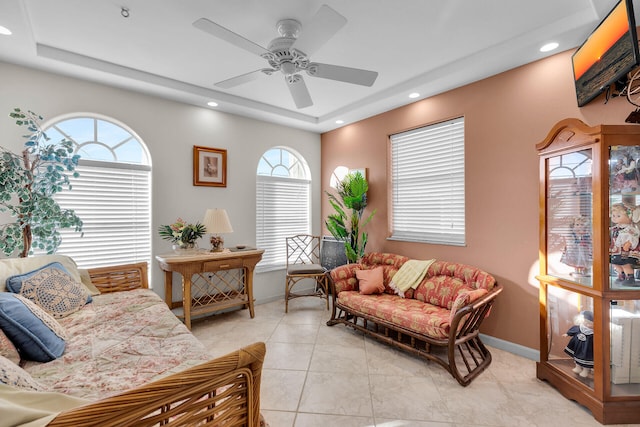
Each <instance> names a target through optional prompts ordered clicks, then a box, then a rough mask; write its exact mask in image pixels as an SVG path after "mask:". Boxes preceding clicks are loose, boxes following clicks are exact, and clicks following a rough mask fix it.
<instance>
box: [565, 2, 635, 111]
mask: <svg viewBox="0 0 640 427" xmlns="http://www.w3.org/2000/svg"><path fill="white" fill-rule="evenodd" d="M639 56H640V55H639V54H638V38H637V35H636V24H635V18H634V16H633V0H620V2H618V4H617V5H616V6H615V7H614V8H613V9H612V10H611V12H609V14H608V15H607V16H606V17H605V18H604V20H602V22H601V23H600V24H599V25H598V27H597V28H596V29H595V30H594V31H593V32H592V33H591V34H590V35H589V37H588V38H587V40H585V42H584V43H582V45H581V46H580V47H579V48H578V50H576V51H575V53H574V54H573V55H572V56H571V63H572V66H573V78H574V81H575V85H576V96H577V98H578V107H582V106H583V105H585V104H587V103H588V102H590V101H592V100H593V99H594V98H595V97H596V96H598V95H600V94H601V93H602V92H603V91H604V90H605V89H607V88H608V87H609V86H610V85H612V84H613V83H616V82H617V81H619V80H624V77H625V76H626V74H627V73H629V71H631V70H632V69H633V68H635V67H636V66H637V65H638V57H639Z"/></svg>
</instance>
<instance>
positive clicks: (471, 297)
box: [449, 289, 488, 327]
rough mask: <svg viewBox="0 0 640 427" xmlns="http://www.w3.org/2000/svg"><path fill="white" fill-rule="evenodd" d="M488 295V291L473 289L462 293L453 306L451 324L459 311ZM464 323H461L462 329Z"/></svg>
mask: <svg viewBox="0 0 640 427" xmlns="http://www.w3.org/2000/svg"><path fill="white" fill-rule="evenodd" d="M487 293H488V291H487V290H486V289H473V290H469V291H462V292H460V293H459V294H458V297H457V298H456V300H455V301H454V302H453V304H452V306H451V317H450V319H449V323H453V318H454V316H455V315H456V312H457V311H458V310H459V309H461V308H462V307H464V306H465V305H467V304H469V303H471V302H473V301H475V300H477V299H478V298H481V297H483V296H485V295H486V294H487ZM463 323H464V322H460V327H462V324H463Z"/></svg>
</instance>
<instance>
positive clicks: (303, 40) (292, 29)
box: [193, 5, 378, 108]
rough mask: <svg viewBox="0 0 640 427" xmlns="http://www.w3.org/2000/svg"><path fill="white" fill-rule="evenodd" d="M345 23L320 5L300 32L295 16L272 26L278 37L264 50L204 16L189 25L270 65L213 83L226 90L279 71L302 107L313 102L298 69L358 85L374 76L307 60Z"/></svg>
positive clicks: (341, 17) (325, 6)
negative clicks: (260, 58) (274, 27)
mask: <svg viewBox="0 0 640 427" xmlns="http://www.w3.org/2000/svg"><path fill="white" fill-rule="evenodd" d="M346 23H347V19H346V18H345V17H344V16H342V15H340V14H339V13H338V12H336V11H335V10H333V9H332V8H330V7H329V6H327V5H323V6H322V7H320V9H319V10H318V12H316V14H315V15H314V16H313V18H312V19H311V21H309V22H308V23H306V24H305V27H304V31H302V24H300V22H298V21H297V20H295V19H283V20H281V21H278V24H277V25H276V29H277V30H278V33H279V34H280V37H277V38H275V39H273V40H272V41H271V43H269V46H268V47H267V48H266V49H265V48H263V47H262V46H260V45H258V44H256V43H254V42H252V41H251V40H248V39H245V38H244V37H242V36H241V35H239V34H236V33H234V32H233V31H231V30H229V29H227V28H225V27H223V26H221V25H219V24H216V23H215V22H213V21H210V20H208V19H206V18H200V19H198V20H197V21H195V22H194V23H193V26H194V27H196V28H198V29H200V30H202V31H205V32H207V33H209V34H211V35H213V36H215V37H218V38H219V39H222V40H224V41H226V42H229V43H231V44H233V45H235V46H237V47H239V48H242V49H244V50H246V51H249V52H251V53H254V54H256V55H259V56H261V57H262V58H264V59H266V60H267V62H268V63H269V66H270V67H271V68H262V69H260V70H255V71H251V72H249V73H246V74H241V75H239V76H236V77H232V78H230V79H227V80H223V81H220V82H218V83H216V84H215V85H216V86H218V87H221V88H224V89H228V88H232V87H235V86H238V85H241V84H243V83H247V82H249V81H252V80H255V79H257V78H258V77H260V76H261V75H263V74H266V75H271V74H273V73H275V72H278V71H280V72H282V74H284V79H285V82H286V83H287V87H288V88H289V92H291V96H292V98H293V101H294V102H295V104H296V107H297V108H305V107H309V106H311V105H313V101H312V100H311V95H310V94H309V90H308V89H307V85H306V84H305V82H304V79H303V78H302V75H301V74H300V73H301V72H302V71H305V72H306V73H307V74H308V75H310V76H313V77H320V78H324V79H331V80H338V81H341V82H346V83H352V84H357V85H362V86H371V85H373V83H374V82H375V81H376V78H377V77H378V73H377V72H375V71H369V70H362V69H359V68H350V67H343V66H340V65H331V64H322V63H318V62H311V61H310V60H309V56H310V55H312V54H313V53H314V52H316V51H317V50H318V49H319V48H320V47H321V46H322V45H324V44H325V43H326V42H327V41H329V39H330V38H331V37H333V36H334V34H335V33H337V32H338V31H339V30H340V29H341V28H342V27H344V26H345V25H346Z"/></svg>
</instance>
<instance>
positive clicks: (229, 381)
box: [0, 256, 265, 426]
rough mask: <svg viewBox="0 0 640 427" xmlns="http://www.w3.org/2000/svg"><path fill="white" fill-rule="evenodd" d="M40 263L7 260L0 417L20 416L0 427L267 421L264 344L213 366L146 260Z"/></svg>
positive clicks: (1, 267)
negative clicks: (154, 282)
mask: <svg viewBox="0 0 640 427" xmlns="http://www.w3.org/2000/svg"><path fill="white" fill-rule="evenodd" d="M36 258H38V259H37V260H34V259H26V260H24V261H20V260H19V259H18V260H16V259H13V260H0V282H1V283H0V286H1V287H0V291H5V292H0V328H1V330H0V385H2V383H4V385H3V386H2V387H0V411H2V410H3V409H4V408H5V407H8V408H11V411H12V414H14V416H13V417H12V421H10V420H8V419H5V420H4V421H0V426H2V425H22V424H24V425H27V424H28V423H33V422H35V423H36V424H35V425H50V426H82V425H87V426H88V425H114V426H116V425H117V426H125V425H132V426H133V425H135V426H143V425H149V426H153V425H164V424H166V423H167V422H169V421H170V422H171V423H173V424H171V425H194V424H198V423H200V424H205V425H214V426H217V425H224V426H227V425H229V426H258V425H260V424H261V418H260V414H259V390H260V374H261V368H262V362H263V359H264V354H265V347H264V344H263V343H256V344H254V345H252V346H249V347H246V348H244V349H240V350H238V351H236V352H234V353H231V354H229V355H227V356H223V357H221V358H218V359H214V360H210V357H209V356H208V354H207V351H206V349H205V348H204V346H203V345H202V344H201V343H200V342H199V341H198V340H197V339H196V338H195V337H194V336H193V335H192V334H191V332H190V331H189V330H188V329H187V328H186V327H185V326H184V324H183V323H182V322H180V321H179V320H178V319H177V318H176V316H175V315H174V314H173V313H172V312H171V311H170V310H169V309H168V307H167V305H166V304H165V302H164V301H163V300H162V299H161V298H160V297H159V296H158V295H157V294H156V293H154V292H153V291H151V290H149V289H147V281H146V274H147V272H146V263H140V264H130V265H127V266H118V267H106V268H98V269H93V270H88V271H85V272H83V271H81V270H78V269H77V268H76V267H75V264H74V263H73V261H72V260H71V259H70V258H67V257H60V256H46V257H36ZM60 277H64V278H63V279H61V278H60ZM67 279H68V280H67ZM5 283H6V289H3V288H4V286H3V285H4V284H5ZM52 283H53V285H52ZM61 283H62V284H61ZM30 322H31V323H30ZM47 393H53V394H52V395H51V396H54V400H55V399H58V398H59V399H60V402H61V403H60V405H59V406H58V407H57V408H56V407H53V408H50V407H51V406H52V404H51V402H52V401H54V400H52V398H50V395H49V394H47ZM39 394H41V395H42V396H47V398H46V399H44V398H41V396H39ZM34 396H35V397H34ZM67 396H72V397H73V399H75V400H73V399H72V400H71V401H70V402H71V403H69V399H67V400H65V397H67ZM21 399H26V401H27V402H29V403H28V404H24V403H23V402H22V401H21ZM40 401H44V402H45V408H42V407H38V405H39V403H37V402H40ZM46 401H48V403H46ZM33 402H36V403H33ZM11 405H14V406H11ZM20 408H23V409H24V412H25V413H24V414H23V415H20V414H19V412H20V410H22V409H20ZM16 413H18V415H16ZM16 420H17V421H16ZM5 422H6V423H8V424H4V423H5ZM29 425H34V424H29Z"/></svg>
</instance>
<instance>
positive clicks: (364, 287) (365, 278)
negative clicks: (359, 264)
mask: <svg viewBox="0 0 640 427" xmlns="http://www.w3.org/2000/svg"><path fill="white" fill-rule="evenodd" d="M356 277H357V279H358V290H359V291H360V293H361V294H363V295H371V294H379V293H382V292H383V291H384V281H383V276H382V267H376V268H372V269H371V270H358V271H356Z"/></svg>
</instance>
